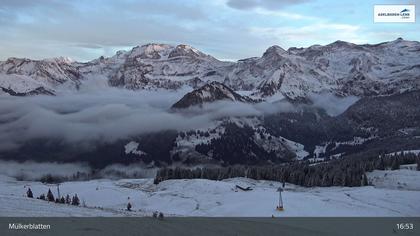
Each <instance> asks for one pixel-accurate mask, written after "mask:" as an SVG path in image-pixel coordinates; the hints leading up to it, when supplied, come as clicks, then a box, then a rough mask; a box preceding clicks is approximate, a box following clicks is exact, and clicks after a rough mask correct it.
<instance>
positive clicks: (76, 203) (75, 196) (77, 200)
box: [71, 194, 80, 206]
mask: <svg viewBox="0 0 420 236" xmlns="http://www.w3.org/2000/svg"><path fill="white" fill-rule="evenodd" d="M71 204H72V205H73V206H78V205H80V200H79V197H77V194H75V195H74V196H73V199H72V201H71Z"/></svg>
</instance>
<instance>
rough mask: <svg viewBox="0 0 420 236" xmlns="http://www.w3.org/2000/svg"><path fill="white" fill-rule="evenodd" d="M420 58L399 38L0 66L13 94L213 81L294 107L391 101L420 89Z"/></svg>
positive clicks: (163, 48) (158, 48) (151, 49)
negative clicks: (240, 55) (315, 100)
mask: <svg viewBox="0 0 420 236" xmlns="http://www.w3.org/2000/svg"><path fill="white" fill-rule="evenodd" d="M419 53H420V43H419V42H416V41H406V40H403V39H401V38H399V39H397V40H395V41H391V42H385V43H380V44H374V45H370V44H366V45H356V44H352V43H347V42H343V41H336V42H334V43H331V44H328V45H325V46H320V45H314V46H311V47H308V48H289V49H288V50H284V49H282V48H281V47H279V46H272V47H270V48H268V49H267V50H266V51H265V52H264V54H263V55H262V56H261V57H253V58H247V59H243V60H239V61H237V62H223V61H219V60H217V59H216V58H214V57H212V56H210V55H207V54H204V53H202V52H200V51H198V50H197V49H194V48H193V47H191V46H188V45H178V46H171V45H167V44H147V45H143V46H137V47H134V48H133V49H132V50H130V51H127V52H125V51H119V52H117V53H116V55H114V56H112V57H109V58H105V57H100V58H98V59H95V60H92V61H89V62H86V63H81V62H75V61H72V60H70V59H68V58H54V59H47V60H31V59H20V58H9V59H7V60H6V61H3V62H0V88H1V90H3V92H5V93H8V94H11V95H26V94H27V95H33V94H55V93H56V91H57V90H60V89H63V87H64V89H77V88H78V87H79V86H80V84H81V83H83V82H84V81H85V80H87V79H89V78H92V77H95V78H103V79H104V80H107V81H108V83H109V85H110V86H116V87H122V88H127V89H133V90H136V89H154V88H164V89H179V88H180V87H182V86H191V87H192V88H199V87H201V86H203V85H205V84H207V83H209V82H213V81H216V82H219V83H223V84H224V85H226V86H227V87H229V88H230V89H232V90H234V91H246V92H247V94H249V95H250V96H251V97H254V98H257V99H267V98H269V97H270V96H273V95H276V96H282V97H286V98H288V99H292V100H296V99H302V98H306V97H307V96H308V94H310V93H320V92H325V91H327V92H331V93H334V94H337V95H340V96H347V95H357V96H373V95H390V94H396V93H400V92H402V91H411V90H415V89H418V88H419V87H420V82H419V81H420V56H419Z"/></svg>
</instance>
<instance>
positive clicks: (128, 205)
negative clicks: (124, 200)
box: [127, 203, 131, 211]
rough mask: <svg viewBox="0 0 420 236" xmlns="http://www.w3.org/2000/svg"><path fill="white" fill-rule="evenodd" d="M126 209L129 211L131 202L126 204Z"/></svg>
mask: <svg viewBox="0 0 420 236" xmlns="http://www.w3.org/2000/svg"><path fill="white" fill-rule="evenodd" d="M127 211H131V203H128V204H127Z"/></svg>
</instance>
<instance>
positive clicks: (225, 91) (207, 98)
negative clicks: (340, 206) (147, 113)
mask: <svg viewBox="0 0 420 236" xmlns="http://www.w3.org/2000/svg"><path fill="white" fill-rule="evenodd" d="M221 100H228V101H238V102H253V101H252V99H250V98H248V97H245V96H241V95H239V94H238V93H236V92H235V91H233V90H232V89H230V88H229V87H227V86H226V85H224V84H223V83H219V82H216V81H213V82H211V83H208V84H205V85H204V86H202V87H201V88H198V89H196V90H194V91H192V92H190V93H187V94H186V95H185V96H184V97H182V98H181V100H179V101H178V102H176V103H175V104H174V105H173V106H172V108H187V107H191V106H197V105H202V104H204V103H209V102H215V101H221Z"/></svg>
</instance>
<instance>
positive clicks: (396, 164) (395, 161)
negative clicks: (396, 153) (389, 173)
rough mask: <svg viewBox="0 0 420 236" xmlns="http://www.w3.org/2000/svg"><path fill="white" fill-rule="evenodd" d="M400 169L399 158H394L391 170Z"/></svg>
mask: <svg viewBox="0 0 420 236" xmlns="http://www.w3.org/2000/svg"><path fill="white" fill-rule="evenodd" d="M399 168H400V164H399V163H398V158H396V157H395V158H394V159H393V160H392V165H391V170H398V169H399Z"/></svg>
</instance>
